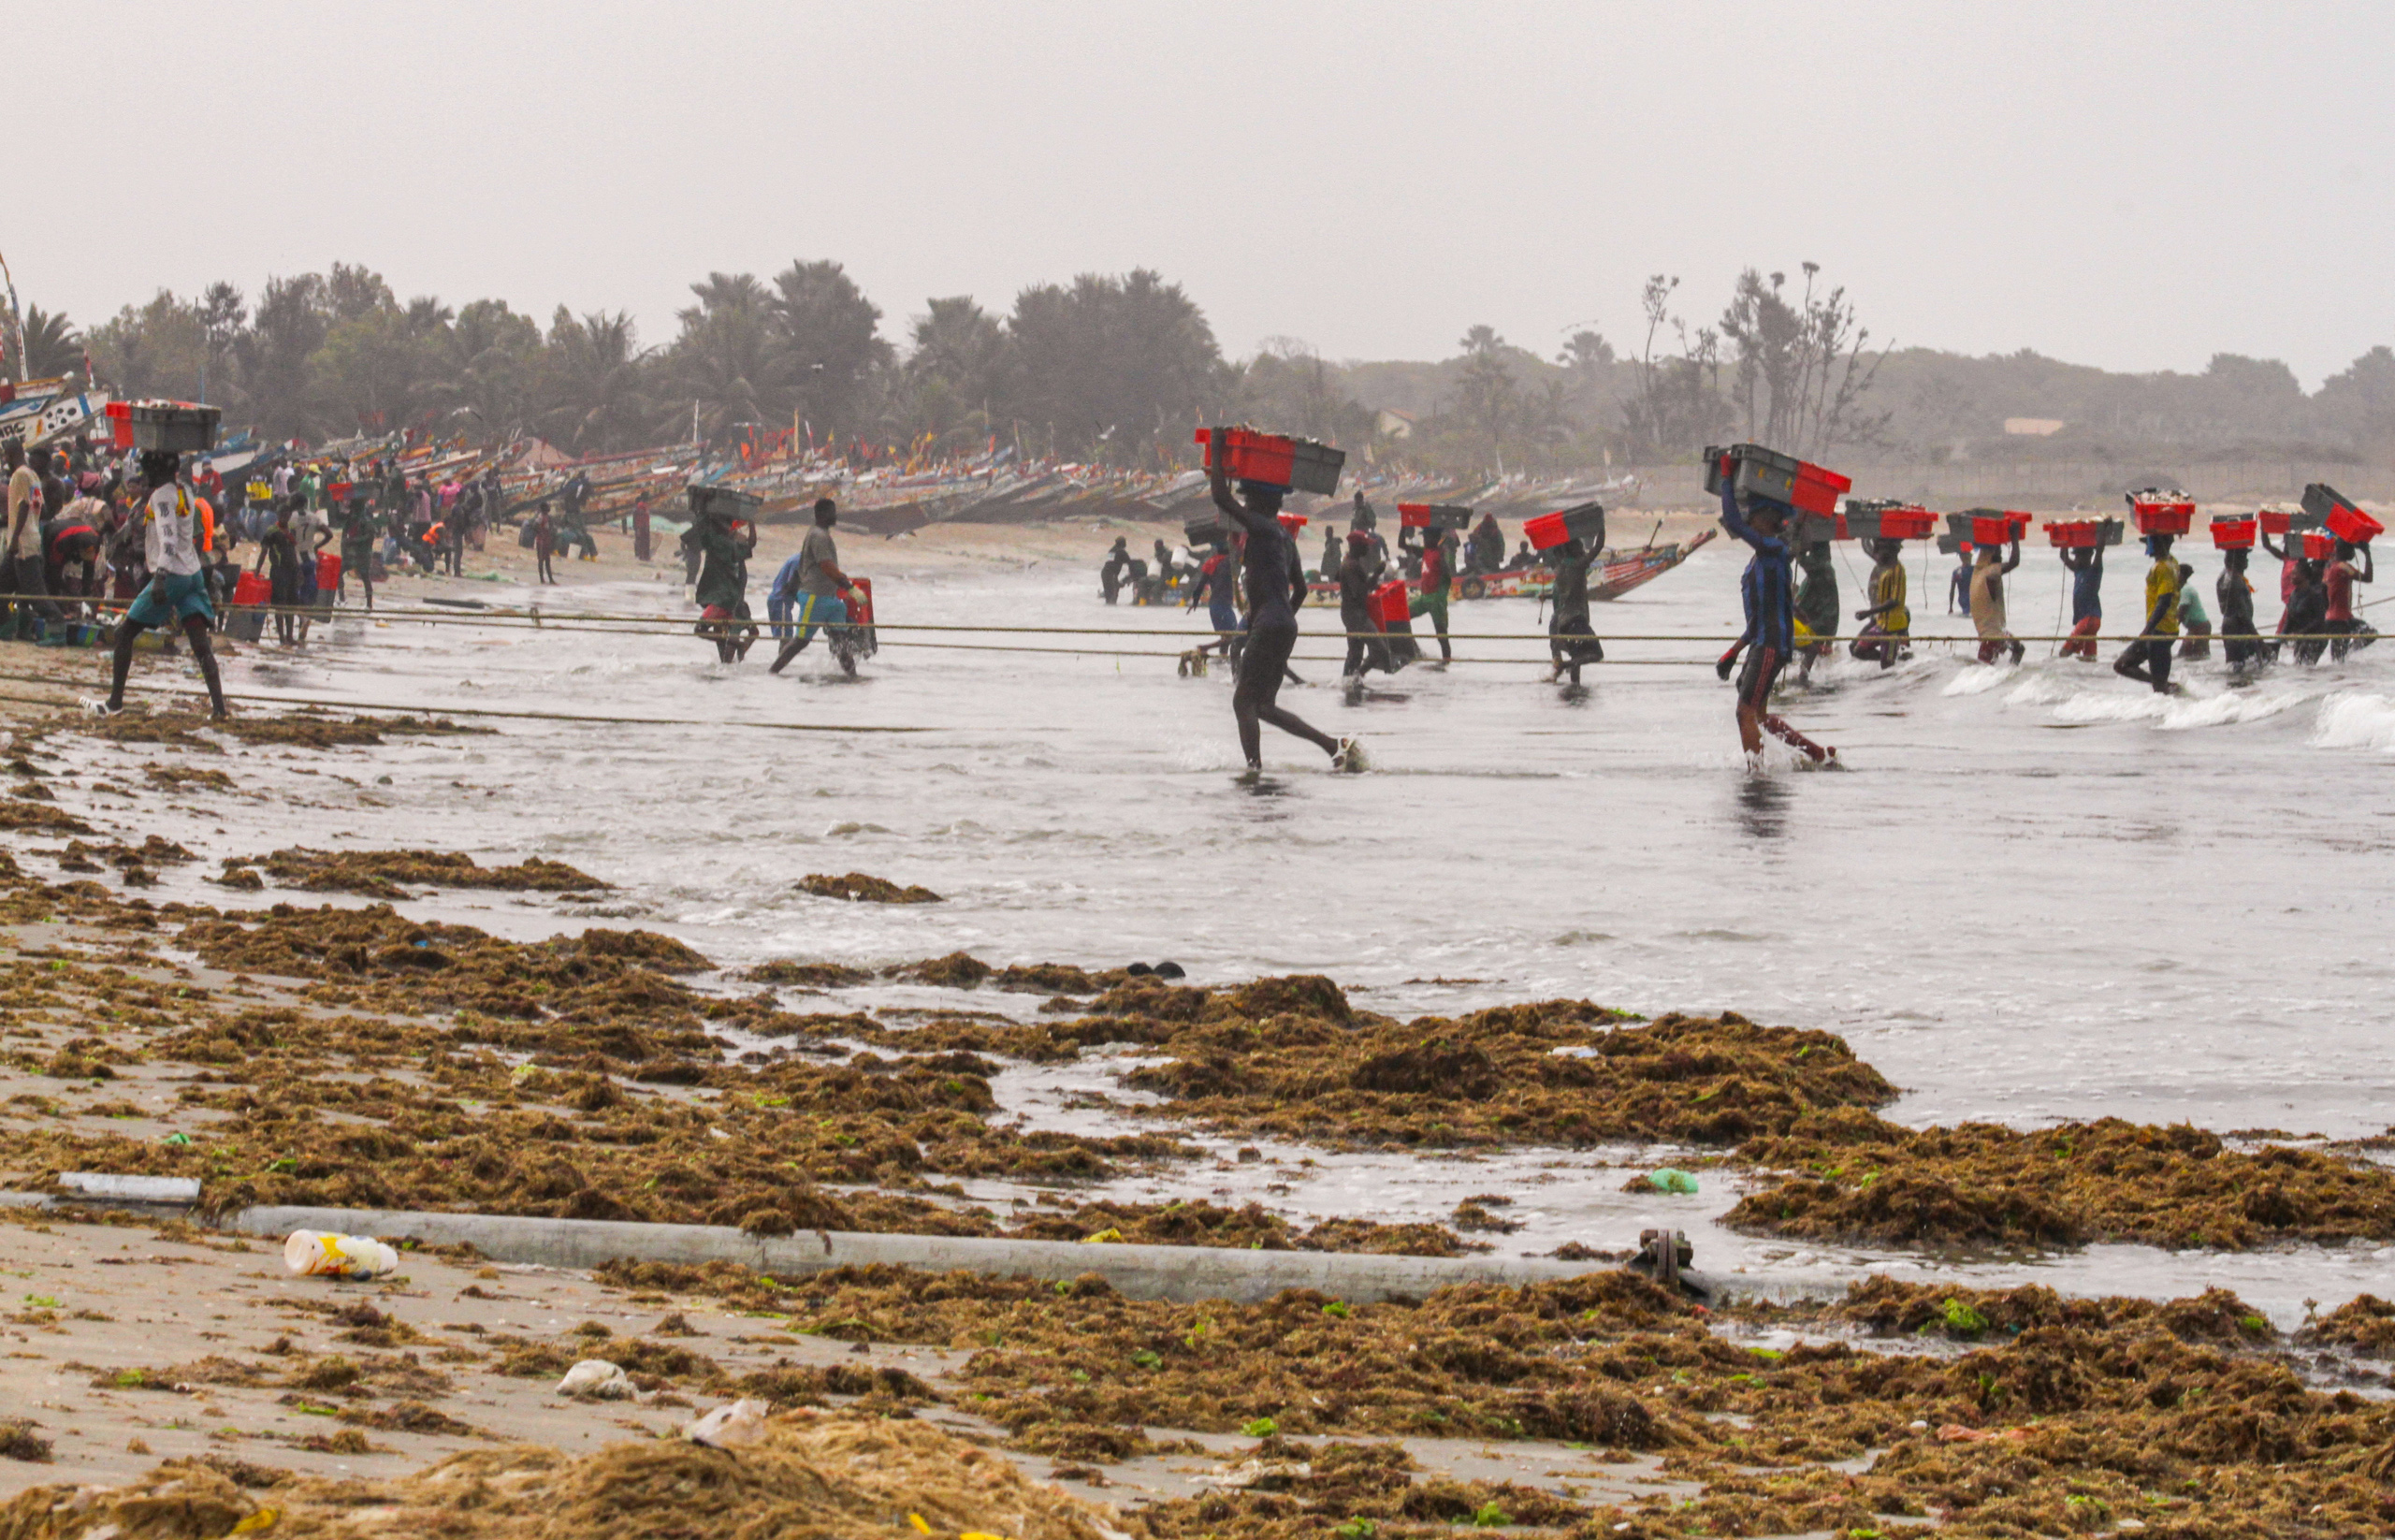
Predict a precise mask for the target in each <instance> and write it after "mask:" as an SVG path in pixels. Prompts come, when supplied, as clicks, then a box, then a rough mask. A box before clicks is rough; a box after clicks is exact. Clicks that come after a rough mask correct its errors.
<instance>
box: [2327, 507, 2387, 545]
mask: <svg viewBox="0 0 2395 1540" xmlns="http://www.w3.org/2000/svg"><path fill="white" fill-rule="evenodd" d="M2329 532H2330V534H2333V535H2335V536H2336V537H2337V538H2338V539H2339V540H2343V541H2345V542H2347V543H2349V544H2351V545H2369V544H2370V543H2371V541H2372V539H2373V537H2375V536H2378V535H2383V534H2385V533H2386V532H2387V526H2386V525H2384V524H2381V523H2379V522H2378V520H2376V519H2374V518H2373V517H2371V516H2369V515H2368V514H2365V513H2363V512H2362V511H2361V510H2360V509H2359V508H2357V507H2355V506H2354V505H2353V504H2351V503H2349V502H2348V503H2340V504H2339V505H2338V506H2336V507H2334V508H2331V509H2330V510H2329Z"/></svg>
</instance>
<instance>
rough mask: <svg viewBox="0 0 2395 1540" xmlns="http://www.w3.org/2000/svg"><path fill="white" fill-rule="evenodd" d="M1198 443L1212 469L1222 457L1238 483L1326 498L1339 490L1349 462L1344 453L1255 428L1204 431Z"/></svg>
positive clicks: (1326, 446)
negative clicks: (1216, 457)
mask: <svg viewBox="0 0 2395 1540" xmlns="http://www.w3.org/2000/svg"><path fill="white" fill-rule="evenodd" d="M1196 442H1198V443H1201V444H1203V445H1205V448H1206V465H1207V468H1208V469H1210V470H1211V469H1212V467H1213V464H1214V457H1215V456H1216V455H1217V454H1220V455H1221V456H1222V457H1223V466H1224V469H1226V470H1227V471H1228V472H1230V473H1231V476H1232V477H1233V479H1235V480H1239V481H1252V482H1256V483H1258V484H1260V485H1262V486H1266V487H1280V488H1281V489H1283V490H1284V491H1290V490H1295V491H1300V492H1314V493H1319V494H1320V495H1322V496H1324V497H1328V496H1330V495H1331V494H1332V493H1334V492H1336V491H1337V490H1338V489H1339V472H1340V469H1341V467H1342V466H1343V465H1344V464H1345V463H1346V459H1347V455H1346V452H1345V451H1344V450H1340V449H1333V448H1330V447H1329V446H1328V445H1326V444H1319V443H1314V442H1313V441H1312V440H1308V439H1289V438H1284V437H1282V436H1281V435H1280V434H1278V433H1259V432H1257V431H1256V429H1252V428H1201V429H1198V437H1197V441H1196Z"/></svg>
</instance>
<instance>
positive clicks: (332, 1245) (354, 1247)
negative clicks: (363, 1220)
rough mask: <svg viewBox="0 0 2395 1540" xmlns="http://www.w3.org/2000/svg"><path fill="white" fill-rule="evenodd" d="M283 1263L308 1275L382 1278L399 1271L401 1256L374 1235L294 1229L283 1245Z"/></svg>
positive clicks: (295, 1270) (292, 1269)
mask: <svg viewBox="0 0 2395 1540" xmlns="http://www.w3.org/2000/svg"><path fill="white" fill-rule="evenodd" d="M283 1265H284V1266H285V1267H287V1268H289V1269H290V1270H291V1271H294V1272H297V1273H300V1274H303V1275H307V1276H314V1277H327V1278H380V1277H382V1276H383V1275H384V1274H385V1273H386V1272H396V1271H399V1253H398V1252H397V1251H395V1250H393V1249H392V1248H391V1247H389V1246H386V1245H385V1244H384V1243H383V1242H380V1241H377V1240H375V1239H374V1238H373V1237H371V1236H367V1235H336V1234H334V1233H333V1232H332V1231H330V1230H293V1231H292V1232H291V1234H290V1235H289V1237H288V1238H286V1239H285V1240H284V1241H283Z"/></svg>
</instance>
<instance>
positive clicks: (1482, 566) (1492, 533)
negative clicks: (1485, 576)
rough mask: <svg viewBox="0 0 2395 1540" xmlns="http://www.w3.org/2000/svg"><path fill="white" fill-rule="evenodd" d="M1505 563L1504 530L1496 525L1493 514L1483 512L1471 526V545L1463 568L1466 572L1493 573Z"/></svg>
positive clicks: (1495, 518) (1495, 517)
mask: <svg viewBox="0 0 2395 1540" xmlns="http://www.w3.org/2000/svg"><path fill="white" fill-rule="evenodd" d="M1504 564H1505V531H1504V530H1502V529H1500V528H1499V527H1498V524H1497V516H1496V515H1495V514H1483V515H1481V516H1480V522H1479V523H1478V524H1476V525H1474V526H1473V530H1472V545H1471V547H1470V549H1469V551H1468V552H1467V555H1466V559H1465V561H1464V564H1463V570H1464V571H1465V572H1468V573H1493V572H1495V571H1496V570H1497V569H1498V568H1500V567H1502V566H1503V565H1504Z"/></svg>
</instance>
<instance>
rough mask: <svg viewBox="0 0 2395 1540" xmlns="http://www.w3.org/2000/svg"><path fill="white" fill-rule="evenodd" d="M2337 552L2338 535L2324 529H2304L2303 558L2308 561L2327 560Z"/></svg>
mask: <svg viewBox="0 0 2395 1540" xmlns="http://www.w3.org/2000/svg"><path fill="white" fill-rule="evenodd" d="M2336 554H2337V537H2336V536H2334V535H2332V534H2330V533H2329V532H2327V531H2326V530H2304V531H2303V559H2305V560H2306V561H2326V560H2328V559H2330V557H2332V556H2334V555H2336Z"/></svg>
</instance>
